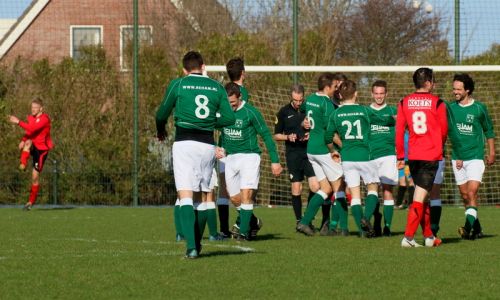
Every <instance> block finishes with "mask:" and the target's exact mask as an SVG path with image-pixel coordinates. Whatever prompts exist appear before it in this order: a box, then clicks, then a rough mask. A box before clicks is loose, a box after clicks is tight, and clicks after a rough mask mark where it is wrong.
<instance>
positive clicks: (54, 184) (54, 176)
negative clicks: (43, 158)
mask: <svg viewBox="0 0 500 300" xmlns="http://www.w3.org/2000/svg"><path fill="white" fill-rule="evenodd" d="M53 163H54V168H53V169H52V204H54V205H57V190H58V187H57V181H58V180H57V177H58V176H59V171H58V170H57V160H55V159H54V160H53Z"/></svg>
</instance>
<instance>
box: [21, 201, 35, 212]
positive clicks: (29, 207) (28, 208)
mask: <svg viewBox="0 0 500 300" xmlns="http://www.w3.org/2000/svg"><path fill="white" fill-rule="evenodd" d="M32 207H33V204H31V202H28V203H26V204H25V205H24V207H23V210H26V211H30V210H31V208H32Z"/></svg>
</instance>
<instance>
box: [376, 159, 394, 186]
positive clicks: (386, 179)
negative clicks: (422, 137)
mask: <svg viewBox="0 0 500 300" xmlns="http://www.w3.org/2000/svg"><path fill="white" fill-rule="evenodd" d="M372 161H373V163H374V164H375V167H376V168H377V172H378V177H379V179H380V182H381V183H383V184H389V185H398V179H399V178H398V166H397V160H396V155H388V156H383V157H379V158H377V159H374V160H372Z"/></svg>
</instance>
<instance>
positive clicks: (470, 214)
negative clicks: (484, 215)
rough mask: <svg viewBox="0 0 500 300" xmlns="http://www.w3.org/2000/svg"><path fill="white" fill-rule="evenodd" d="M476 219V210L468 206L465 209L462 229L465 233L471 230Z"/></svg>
mask: <svg viewBox="0 0 500 300" xmlns="http://www.w3.org/2000/svg"><path fill="white" fill-rule="evenodd" d="M476 219H477V208H476V207H474V206H468V207H467V208H466V209H465V225H464V228H465V230H466V231H467V232H470V231H471V230H472V227H473V226H474V222H475V221H476Z"/></svg>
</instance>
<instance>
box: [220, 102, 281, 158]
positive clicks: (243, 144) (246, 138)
mask: <svg viewBox="0 0 500 300" xmlns="http://www.w3.org/2000/svg"><path fill="white" fill-rule="evenodd" d="M235 116H236V123H234V125H231V126H227V127H224V128H222V133H221V136H220V140H219V144H220V145H223V146H224V149H225V150H226V153H227V154H236V153H259V154H260V153H261V151H260V148H259V143H258V141H257V134H259V135H260V136H261V137H262V139H263V140H264V144H265V145H266V148H267V150H268V151H269V156H270V157H271V162H273V163H279V156H278V152H277V151H276V145H275V144H274V140H273V138H272V136H271V132H270V131H269V128H267V126H266V122H265V121H264V118H263V117H262V114H261V113H260V112H259V111H258V110H257V109H256V108H255V107H253V106H252V105H251V104H249V103H246V102H242V103H241V105H240V107H239V108H238V109H237V110H236V112H235Z"/></svg>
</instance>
